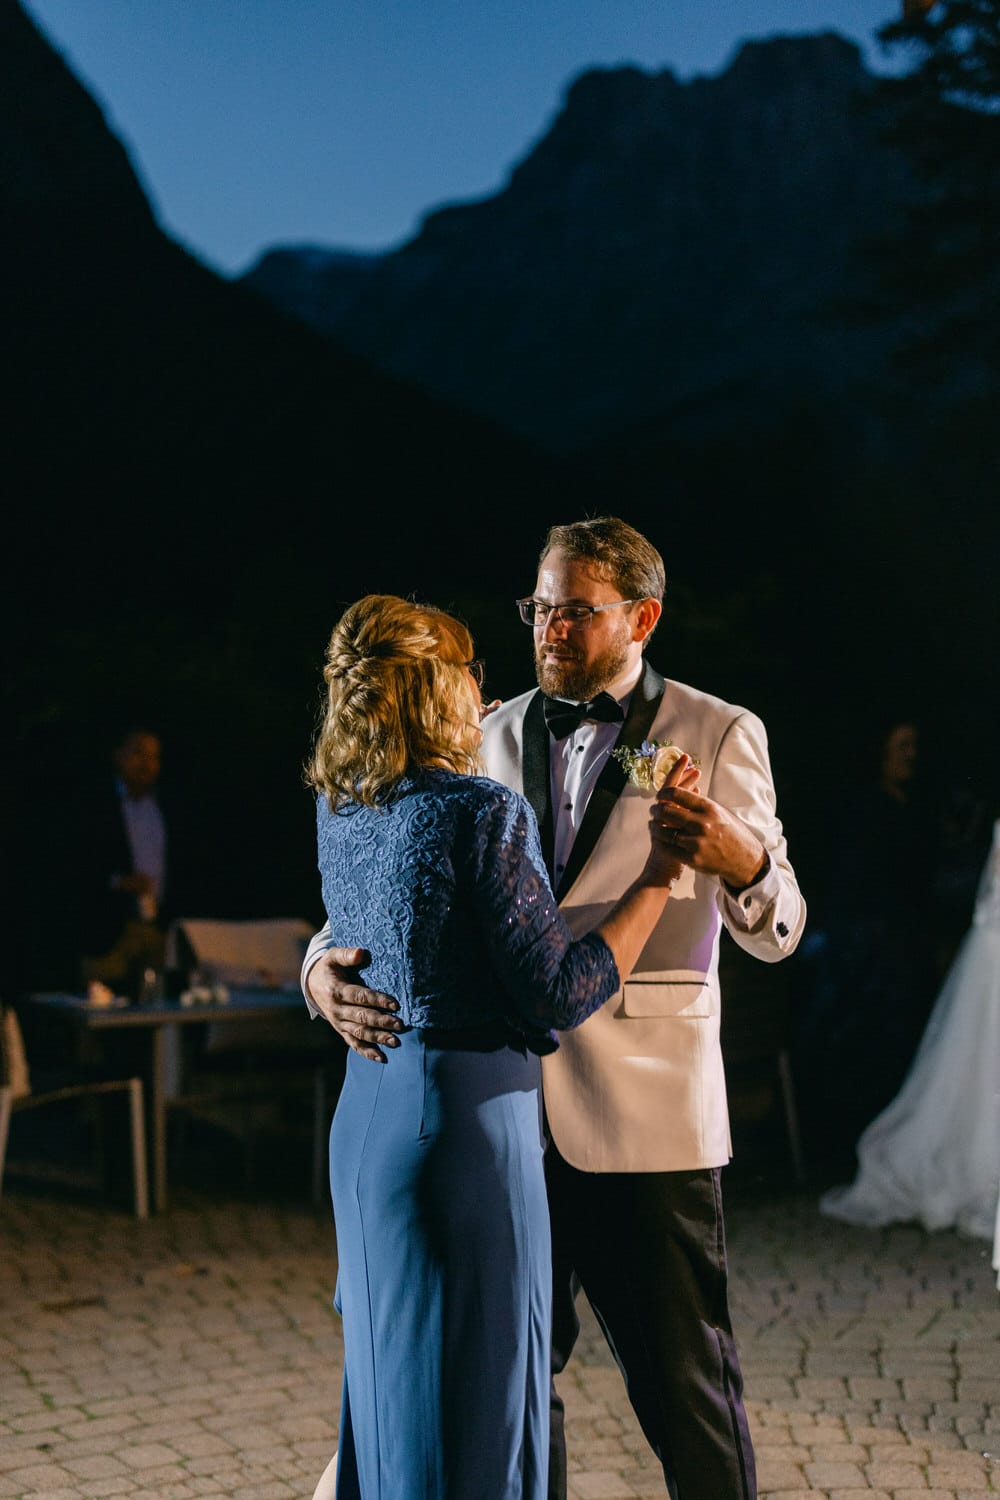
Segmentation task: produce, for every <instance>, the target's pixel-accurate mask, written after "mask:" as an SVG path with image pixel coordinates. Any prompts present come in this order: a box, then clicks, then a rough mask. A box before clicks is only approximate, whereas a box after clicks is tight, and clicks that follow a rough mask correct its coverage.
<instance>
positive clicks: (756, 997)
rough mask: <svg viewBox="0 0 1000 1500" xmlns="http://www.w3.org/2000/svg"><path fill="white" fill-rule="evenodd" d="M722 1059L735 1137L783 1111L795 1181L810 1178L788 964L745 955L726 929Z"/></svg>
mask: <svg viewBox="0 0 1000 1500" xmlns="http://www.w3.org/2000/svg"><path fill="white" fill-rule="evenodd" d="M719 983H720V986H721V989H722V1026H721V1037H722V1056H723V1060H724V1062H725V1068H726V1088H727V1092H728V1095H729V1109H730V1117H731V1119H732V1121H733V1125H734V1133H735V1132H736V1131H738V1129H739V1127H740V1125H741V1124H742V1123H746V1124H749V1123H751V1122H753V1123H760V1122H762V1121H766V1120H767V1119H768V1118H769V1117H772V1116H773V1115H774V1114H775V1112H776V1111H777V1110H778V1108H779V1106H780V1113H781V1117H782V1122H783V1127H784V1133H785V1136H786V1138H787V1143H788V1151H789V1155H790V1158H791V1164H792V1171H793V1173H794V1176H795V1181H796V1182H798V1183H802V1182H804V1181H805V1179H806V1168H805V1154H804V1152H803V1149H802V1133H801V1130H800V1127H799V1112H798V1107H797V1104H796V1099H795V1085H794V1079H793V1074H792V1062H791V1048H790V1032H791V1026H790V1014H791V1011H790V996H789V979H788V972H787V968H786V965H785V964H783V963H778V964H768V963H763V962H761V960H760V959H757V958H753V957H751V956H750V954H748V953H745V952H744V951H743V949H742V948H740V947H739V946H738V945H737V943H735V942H734V941H733V939H732V938H731V937H730V935H729V933H728V932H726V931H725V930H723V932H722V934H721V939H720V946H719Z"/></svg>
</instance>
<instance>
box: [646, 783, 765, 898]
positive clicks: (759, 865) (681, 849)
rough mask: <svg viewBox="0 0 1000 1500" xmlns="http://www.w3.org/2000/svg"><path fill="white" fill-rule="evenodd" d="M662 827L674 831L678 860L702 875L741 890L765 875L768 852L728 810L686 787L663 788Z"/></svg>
mask: <svg viewBox="0 0 1000 1500" xmlns="http://www.w3.org/2000/svg"><path fill="white" fill-rule="evenodd" d="M660 798H661V801H662V802H663V804H664V806H663V812H662V822H663V826H664V827H665V828H667V829H670V830H671V833H672V836H673V844H674V847H675V848H676V850H677V855H678V858H679V859H682V860H683V861H684V863H685V864H686V865H690V866H691V868H692V869H694V870H698V871H699V872H700V873H701V874H702V875H718V876H719V878H720V880H724V881H725V882H726V884H727V885H730V886H732V887H733V888H734V889H736V890H739V889H740V888H741V887H742V886H745V885H750V884H751V883H752V882H753V880H754V878H755V877H756V876H757V875H758V874H761V873H763V870H764V867H765V865H766V864H767V850H766V849H765V848H764V846H763V844H762V843H761V841H760V839H759V838H758V837H757V835H756V834H755V833H751V831H750V829H749V828H748V827H747V826H746V824H745V823H741V822H740V820H739V818H737V817H736V816H735V815H734V814H733V813H731V812H730V811H729V809H728V808H727V807H723V806H722V805H721V803H719V802H713V801H712V799H711V798H710V797H702V796H700V795H699V793H698V792H692V791H688V790H687V789H685V788H684V787H674V788H673V790H672V791H669V792H668V790H667V788H666V787H664V789H663V791H662V792H661V793H660Z"/></svg>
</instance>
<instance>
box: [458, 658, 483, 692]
mask: <svg viewBox="0 0 1000 1500" xmlns="http://www.w3.org/2000/svg"><path fill="white" fill-rule="evenodd" d="M462 665H463V667H464V668H465V670H466V671H467V672H471V673H472V676H473V679H474V681H475V684H476V687H477V688H479V690H480V691H482V689H483V686H484V684H485V682H486V663H485V662H484V661H482V660H481V659H480V658H479V657H477V658H476V660H475V661H464V662H463V663H462Z"/></svg>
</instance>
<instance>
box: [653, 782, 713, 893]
mask: <svg viewBox="0 0 1000 1500" xmlns="http://www.w3.org/2000/svg"><path fill="white" fill-rule="evenodd" d="M700 776H701V771H700V770H699V768H698V767H697V766H696V765H695V764H694V762H693V761H692V759H691V757H690V755H688V754H686V753H682V754H681V755H680V756H678V758H677V760H676V761H675V762H674V764H673V765H672V766H671V768H670V770H669V772H668V773H667V777H666V779H665V781H664V783H663V785H662V787H661V788H660V790H659V791H658V792H657V794H656V796H655V797H654V799H653V805H652V807H651V808H650V810H649V839H650V849H649V855H648V857H647V860H646V868H645V870H644V871H643V875H644V877H645V878H647V879H648V880H649V883H650V884H651V885H673V883H674V881H675V880H676V879H677V878H678V876H679V875H680V874H681V871H682V870H683V869H684V864H685V861H684V859H683V858H682V855H681V851H680V849H679V848H678V846H677V843H676V833H675V830H674V828H673V827H672V825H671V823H670V822H669V821H668V819H667V809H668V807H669V806H670V805H671V803H670V793H671V792H673V791H676V790H677V788H678V787H680V788H682V789H683V790H684V791H688V792H694V791H697V789H698V781H699V778H700Z"/></svg>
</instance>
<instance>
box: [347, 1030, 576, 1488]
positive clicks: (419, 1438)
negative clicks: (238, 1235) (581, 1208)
mask: <svg viewBox="0 0 1000 1500" xmlns="http://www.w3.org/2000/svg"><path fill="white" fill-rule="evenodd" d="M330 1185H331V1190H332V1196H333V1211H334V1220H335V1225H336V1236H337V1256H338V1269H339V1275H338V1280H337V1295H336V1305H337V1308H338V1310H339V1312H340V1315H341V1318H342V1320H343V1333H344V1390H343V1404H342V1408H341V1423H340V1458H339V1467H338V1475H337V1496H338V1500H545V1494H546V1488H547V1483H546V1477H547V1470H548V1436H549V1378H550V1377H549V1344H550V1316H551V1295H552V1280H551V1250H550V1240H549V1216H548V1205H547V1202H546V1197H545V1182H544V1177H543V1172H542V1131H541V1086H540V1068H539V1063H538V1058H537V1057H536V1056H534V1054H532V1053H530V1052H523V1051H519V1050H518V1049H517V1048H516V1047H515V1046H512V1045H510V1043H509V1038H506V1037H504V1038H501V1037H499V1036H492V1037H491V1036H490V1035H489V1034H488V1033H486V1032H480V1033H473V1032H469V1031H466V1032H463V1033H462V1034H461V1035H460V1036H459V1035H455V1034H449V1033H447V1032H441V1031H435V1032H429V1031H410V1032H405V1033H403V1034H402V1035H401V1045H400V1046H399V1047H398V1048H396V1049H394V1050H391V1051H390V1052H389V1054H388V1061H387V1062H386V1063H385V1064H384V1065H383V1064H380V1063H372V1062H367V1061H365V1059H363V1058H360V1057H358V1056H357V1055H356V1054H355V1053H353V1052H352V1053H350V1054H349V1055H348V1063H347V1073H346V1077H345V1081H344V1085H343V1088H342V1090H341V1094H340V1098H339V1101H338V1104H337V1109H336V1113H335V1115H334V1120H333V1126H332V1128H331V1132H330Z"/></svg>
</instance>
